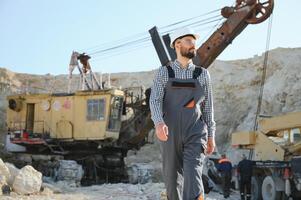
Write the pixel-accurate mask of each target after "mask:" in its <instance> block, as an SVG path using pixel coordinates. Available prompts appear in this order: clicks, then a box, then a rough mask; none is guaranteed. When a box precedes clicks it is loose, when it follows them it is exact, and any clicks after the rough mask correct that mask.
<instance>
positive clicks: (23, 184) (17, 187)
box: [13, 165, 42, 195]
mask: <svg viewBox="0 0 301 200" xmlns="http://www.w3.org/2000/svg"><path fill="white" fill-rule="evenodd" d="M41 185H42V173H40V172H38V171H37V170H35V169H34V168H33V167H32V166H30V165H27V166H25V167H23V168H22V169H21V170H20V172H19V174H18V175H17V176H16V177H15V181H14V183H13V190H14V191H15V192H17V193H18V194H23V195H24V194H33V193H38V192H39V191H40V189H41Z"/></svg>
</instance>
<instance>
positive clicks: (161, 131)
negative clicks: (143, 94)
mask: <svg viewBox="0 0 301 200" xmlns="http://www.w3.org/2000/svg"><path fill="white" fill-rule="evenodd" d="M166 74H167V71H166V68H165V67H160V68H159V70H158V72H157V74H156V76H155V79H154V83H153V87H152V90H151V96H150V101H149V104H150V110H151V115H152V120H153V122H154V124H155V127H156V135H157V137H158V138H159V140H161V141H166V140H167V139H168V127H167V126H166V124H165V122H164V120H163V112H162V105H163V97H164V88H165V86H166V77H165V76H166Z"/></svg>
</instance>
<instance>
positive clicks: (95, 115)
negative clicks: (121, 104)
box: [87, 99, 105, 121]
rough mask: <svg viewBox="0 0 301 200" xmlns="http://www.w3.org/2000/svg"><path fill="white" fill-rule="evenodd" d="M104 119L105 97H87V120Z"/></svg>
mask: <svg viewBox="0 0 301 200" xmlns="http://www.w3.org/2000/svg"><path fill="white" fill-rule="evenodd" d="M104 119H105V99H88V101H87V120H88V121H92V120H104Z"/></svg>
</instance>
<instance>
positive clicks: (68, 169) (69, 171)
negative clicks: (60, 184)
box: [56, 160, 84, 186]
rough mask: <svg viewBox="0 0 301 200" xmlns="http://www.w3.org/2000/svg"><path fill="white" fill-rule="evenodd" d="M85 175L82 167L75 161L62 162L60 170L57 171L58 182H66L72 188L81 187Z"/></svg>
mask: <svg viewBox="0 0 301 200" xmlns="http://www.w3.org/2000/svg"><path fill="white" fill-rule="evenodd" d="M83 175H84V171H83V168H82V166H81V165H79V164H77V162H76V161H74V160H60V161H59V168H58V171H57V177H56V178H57V180H58V181H66V182H69V183H70V186H79V185H80V181H81V179H82V177H83Z"/></svg>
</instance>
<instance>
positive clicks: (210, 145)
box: [206, 137, 215, 155]
mask: <svg viewBox="0 0 301 200" xmlns="http://www.w3.org/2000/svg"><path fill="white" fill-rule="evenodd" d="M214 149H215V139H214V138H213V137H208V142H207V150H206V154H208V155H210V154H212V153H213V151H214Z"/></svg>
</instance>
